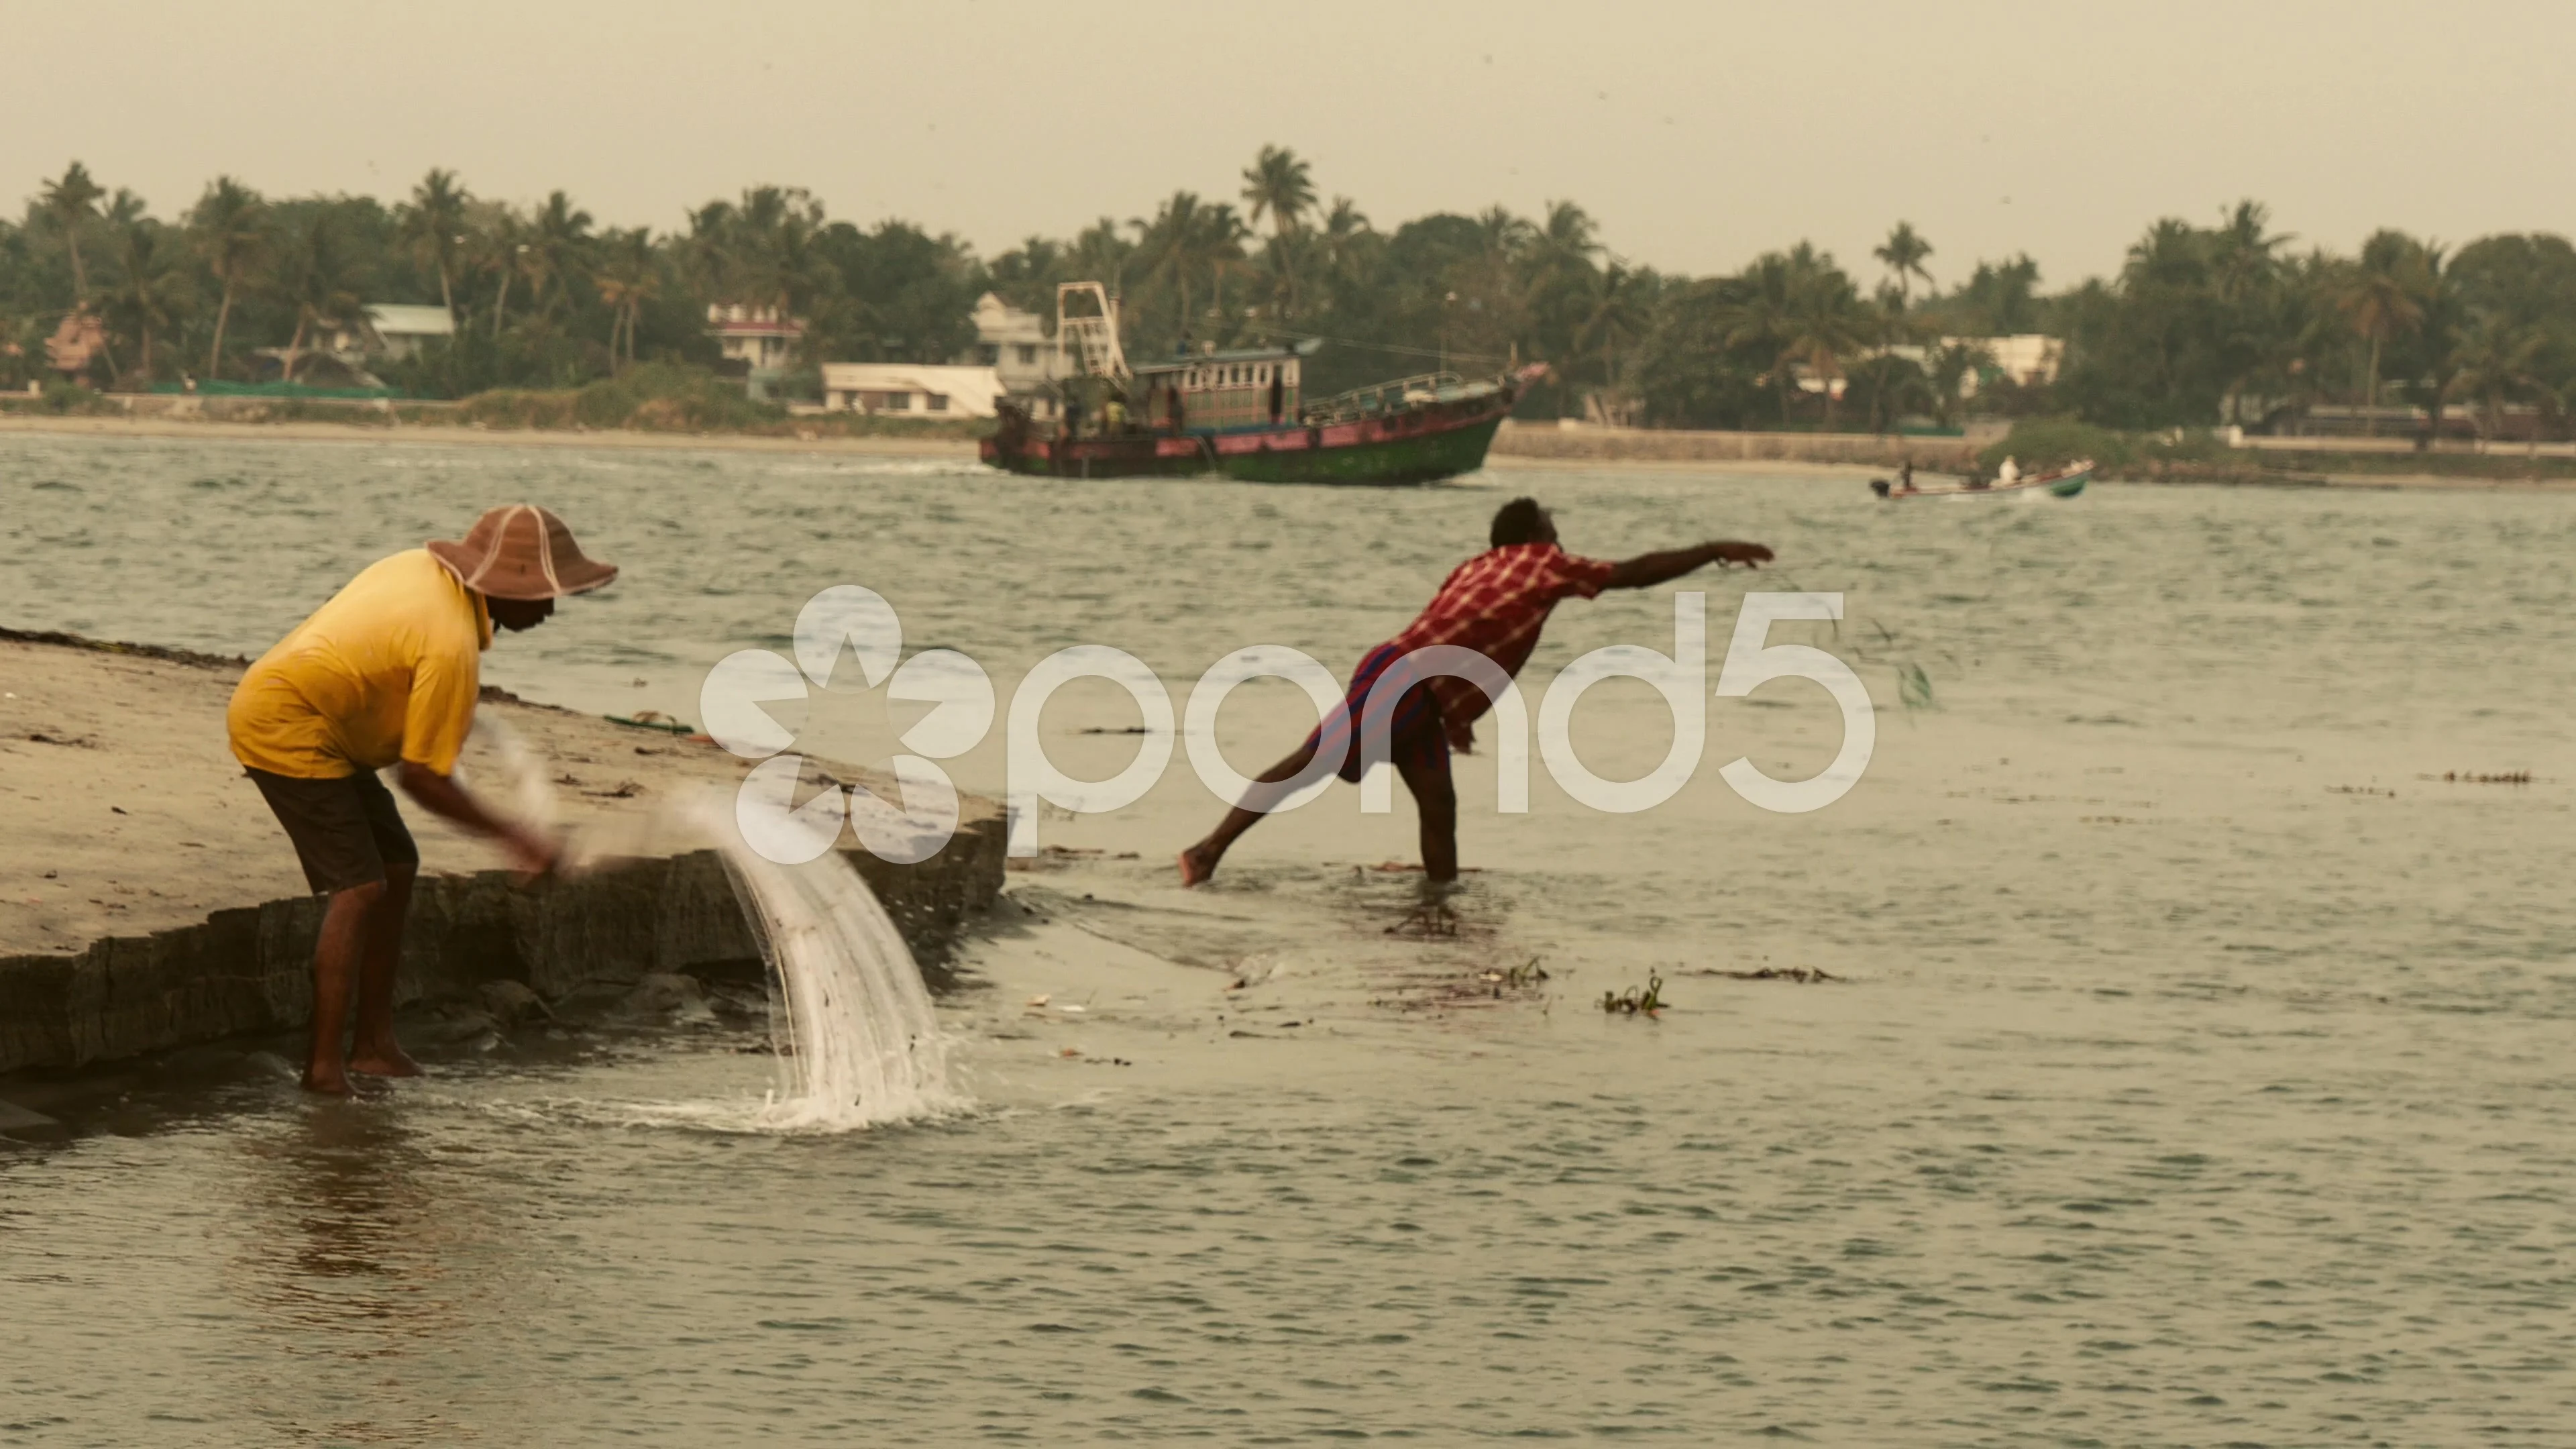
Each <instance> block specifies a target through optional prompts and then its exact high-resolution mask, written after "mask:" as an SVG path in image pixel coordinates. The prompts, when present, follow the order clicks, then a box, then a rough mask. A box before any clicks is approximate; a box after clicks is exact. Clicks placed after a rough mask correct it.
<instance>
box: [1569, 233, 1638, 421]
mask: <svg viewBox="0 0 2576 1449" xmlns="http://www.w3.org/2000/svg"><path fill="white" fill-rule="evenodd" d="M1652 281H1653V278H1652V275H1651V274H1648V275H1646V276H1644V277H1641V276H1640V275H1639V274H1638V273H1636V272H1633V271H1630V270H1629V269H1628V268H1627V267H1626V266H1625V265H1623V264H1621V263H1619V262H1612V263H1611V264H1610V265H1609V266H1607V267H1604V268H1602V269H1601V271H1600V273H1599V274H1598V276H1597V278H1596V279H1595V280H1594V282H1593V284H1592V291H1591V295H1590V296H1589V297H1588V298H1587V299H1586V306H1585V309H1584V314H1583V321H1582V325H1581V326H1580V327H1578V328H1577V329H1576V332H1575V344H1576V345H1577V346H1578V347H1583V348H1596V347H1597V348H1599V349H1600V353H1601V394H1600V396H1601V415H1602V419H1603V420H1604V421H1605V422H1606V421H1613V420H1614V419H1613V416H1612V404H1611V401H1610V399H1611V398H1612V397H1613V396H1615V395H1616V394H1617V393H1618V391H1619V347H1620V344H1621V343H1623V342H1634V341H1636V340H1637V339H1638V338H1640V337H1642V336H1644V335H1645V332H1646V328H1647V327H1648V326H1649V325H1651V324H1652V322H1653V320H1654V316H1653V309H1652V308H1651V307H1650V306H1649V304H1648V302H1647V299H1646V297H1645V296H1644V295H1643V294H1644V293H1645V291H1646V290H1647V287H1648V286H1649V285H1651V283H1652Z"/></svg>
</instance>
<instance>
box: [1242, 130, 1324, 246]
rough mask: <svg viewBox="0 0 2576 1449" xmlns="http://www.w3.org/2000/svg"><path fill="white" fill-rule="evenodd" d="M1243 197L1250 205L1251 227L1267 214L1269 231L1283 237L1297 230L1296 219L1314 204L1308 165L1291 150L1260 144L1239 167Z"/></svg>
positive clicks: (1313, 192) (1258, 223)
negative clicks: (1254, 152) (1256, 153)
mask: <svg viewBox="0 0 2576 1449" xmlns="http://www.w3.org/2000/svg"><path fill="white" fill-rule="evenodd" d="M1243 200H1244V203H1245V204H1246V205H1247V206H1249V207H1251V208H1252V211H1251V218H1252V224H1253V225H1254V226H1259V225H1260V224H1261V222H1262V219H1263V218H1265V217H1267V218H1268V219H1269V221H1270V229H1271V234H1272V235H1274V236H1286V235H1287V234H1288V233H1290V232H1292V231H1295V230H1296V229H1297V223H1298V219H1299V218H1301V217H1303V216H1304V215H1305V214H1306V212H1307V211H1308V210H1309V209H1310V208H1312V207H1313V206H1314V204H1315V187H1314V182H1313V178H1312V171H1311V168H1310V167H1308V166H1307V164H1306V163H1305V162H1304V161H1303V160H1300V159H1299V158H1298V155H1297V153H1296V152H1294V151H1291V150H1288V149H1287V148H1285V147H1282V146H1264V147H1262V148H1261V154H1260V155H1259V156H1256V157H1254V158H1253V161H1252V164H1251V165H1249V166H1246V167H1244V168H1243Z"/></svg>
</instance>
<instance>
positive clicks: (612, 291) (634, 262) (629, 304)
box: [593, 226, 662, 372]
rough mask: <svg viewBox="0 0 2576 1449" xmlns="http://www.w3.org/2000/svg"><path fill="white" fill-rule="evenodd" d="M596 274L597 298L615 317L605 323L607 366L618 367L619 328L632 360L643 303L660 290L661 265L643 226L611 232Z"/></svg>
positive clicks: (651, 240)
mask: <svg viewBox="0 0 2576 1449" xmlns="http://www.w3.org/2000/svg"><path fill="white" fill-rule="evenodd" d="M603 251H604V256H603V257H602V259H601V262H600V266H599V272H598V275H597V276H596V277H595V278H594V279H593V280H594V281H595V282H596V284H597V285H598V287H599V300H601V301H603V302H606V303H607V304H608V305H609V308H610V312H611V315H612V316H613V317H614V319H615V320H613V321H611V322H610V323H609V326H608V366H609V370H610V371H611V372H615V371H616V370H617V340H618V335H619V333H620V332H621V331H622V332H623V333H624V334H625V338H626V361H627V362H628V363H629V364H632V363H633V362H634V361H635V332H636V328H637V326H638V324H639V323H640V322H641V320H642V317H643V311H644V304H645V303H646V302H647V301H650V300H651V299H652V298H653V297H654V296H656V295H658V294H659V293H660V291H661V290H662V278H661V268H660V267H659V266H658V265H657V258H655V256H654V255H653V239H652V236H651V235H650V234H649V233H647V232H646V231H645V230H644V228H642V227H640V226H639V227H637V228H635V229H634V230H633V231H620V232H610V233H609V234H608V237H607V239H606V243H605V246H604V247H603Z"/></svg>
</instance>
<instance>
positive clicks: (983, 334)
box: [975, 292, 1056, 418]
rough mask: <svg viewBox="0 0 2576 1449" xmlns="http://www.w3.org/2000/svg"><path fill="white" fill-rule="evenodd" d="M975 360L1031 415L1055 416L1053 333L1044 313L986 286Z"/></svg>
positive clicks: (977, 319) (980, 303)
mask: <svg viewBox="0 0 2576 1449" xmlns="http://www.w3.org/2000/svg"><path fill="white" fill-rule="evenodd" d="M975 360H976V361H978V362H981V363H983V364H984V365H985V366H986V367H989V368H992V369H993V370H994V372H995V373H997V374H998V375H999V376H1000V377H1001V379H1002V392H1003V394H1004V395H1005V396H1007V397H1009V398H1010V399H1011V400H1012V401H1014V402H1017V403H1018V404H1020V406H1022V407H1024V408H1026V409H1027V410H1028V413H1029V416H1031V417H1035V418H1052V417H1054V416H1055V414H1056V391H1055V382H1056V353H1055V339H1054V338H1052V337H1049V336H1048V335H1047V330H1046V319H1045V318H1043V317H1040V316H1039V315H1038V314H1037V313H1035V312H1023V311H1021V310H1020V309H1019V308H1017V307H1014V306H1012V305H1011V304H1010V303H1008V302H1005V301H1003V300H1002V299H1001V298H1000V297H998V296H995V295H994V294H993V293H991V292H986V293H985V294H984V295H983V296H982V297H980V298H978V299H977V300H976V302H975Z"/></svg>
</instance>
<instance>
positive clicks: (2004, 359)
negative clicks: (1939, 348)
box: [1942, 332, 2066, 387]
mask: <svg viewBox="0 0 2576 1449" xmlns="http://www.w3.org/2000/svg"><path fill="white" fill-rule="evenodd" d="M1942 340H1943V341H1944V342H1956V341H1961V340H1968V341H1974V342H1976V343H1978V344H1980V345H1982V346H1983V347H1984V348H1985V349H1986V352H1987V354H1988V355H1989V356H1991V357H1993V358H1994V360H1995V371H1996V372H1998V373H2000V374H2002V375H2003V376H2004V377H2006V378H2009V379H2011V380H2012V381H2014V382H2017V383H2020V384H2021V385H2022V386H2024V387H2044V386H2046V385H2047V384H2049V383H2052V382H2055V381H2057V368H2058V364H2059V363H2061V362H2063V361H2065V360H2066V343H2065V342H2064V341H2063V340H2062V339H2059V338H2055V337H2048V336H2043V335H2042V334H2040V333H2037V332H2018V333H2015V334H2013V335H2012V336H2010V337H1981V338H1972V339H1960V338H1943V339H1942Z"/></svg>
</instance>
